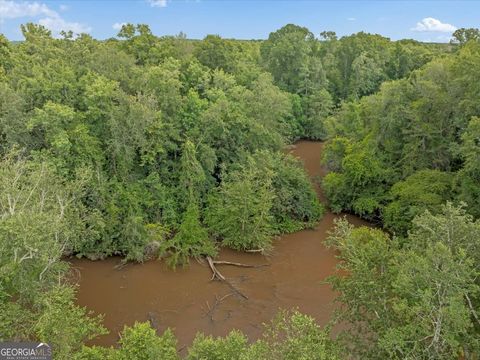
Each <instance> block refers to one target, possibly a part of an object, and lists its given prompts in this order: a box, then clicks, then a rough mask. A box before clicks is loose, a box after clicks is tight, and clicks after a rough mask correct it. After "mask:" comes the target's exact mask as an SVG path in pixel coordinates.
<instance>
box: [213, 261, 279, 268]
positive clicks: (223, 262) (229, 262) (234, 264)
mask: <svg viewBox="0 0 480 360" xmlns="http://www.w3.org/2000/svg"><path fill="white" fill-rule="evenodd" d="M213 264H214V265H232V266H239V267H245V268H259V267H264V266H269V265H270V264H260V265H249V264H242V263H237V262H231V261H220V260H214V261H213Z"/></svg>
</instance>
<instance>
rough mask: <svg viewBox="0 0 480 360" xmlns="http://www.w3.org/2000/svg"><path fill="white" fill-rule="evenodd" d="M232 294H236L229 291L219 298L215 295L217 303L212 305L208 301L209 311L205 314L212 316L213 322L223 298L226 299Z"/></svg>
mask: <svg viewBox="0 0 480 360" xmlns="http://www.w3.org/2000/svg"><path fill="white" fill-rule="evenodd" d="M232 295H234V293H228V294H226V295H224V296H222V297H221V298H218V296H217V295H215V303H214V304H213V306H211V307H210V304H209V303H208V301H207V308H208V311H207V312H206V313H205V316H208V317H209V318H210V321H211V322H213V321H215V319H214V318H213V317H214V315H215V310H216V309H217V308H218V306H219V305H220V303H221V302H222V301H223V300H225V299H226V298H228V297H229V296H232Z"/></svg>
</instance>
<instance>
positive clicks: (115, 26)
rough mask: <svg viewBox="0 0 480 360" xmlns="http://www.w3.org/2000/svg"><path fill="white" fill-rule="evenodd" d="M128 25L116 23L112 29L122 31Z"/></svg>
mask: <svg viewBox="0 0 480 360" xmlns="http://www.w3.org/2000/svg"><path fill="white" fill-rule="evenodd" d="M125 24H126V23H124V22H123V23H118V22H117V23H115V24H113V25H112V28H113V29H115V30H121V29H122V26H123V25H125Z"/></svg>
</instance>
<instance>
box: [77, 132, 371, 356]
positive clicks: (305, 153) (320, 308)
mask: <svg viewBox="0 0 480 360" xmlns="http://www.w3.org/2000/svg"><path fill="white" fill-rule="evenodd" d="M322 147H323V144H322V143H320V142H312V141H300V142H297V143H296V145H295V146H294V147H292V149H291V153H292V154H293V155H295V156H297V157H298V158H300V159H301V160H302V161H303V163H304V166H305V169H306V170H307V172H308V174H309V175H310V176H311V177H312V179H315V178H317V177H319V176H323V175H324V170H323V169H322V168H321V167H320V156H321V151H322ZM315 188H316V191H317V193H318V195H319V197H320V198H321V199H323V195H322V193H321V190H320V188H319V187H318V186H317V185H315ZM335 217H336V215H334V214H332V213H330V212H327V213H326V214H325V215H324V217H323V218H322V220H321V221H320V222H319V224H318V226H317V227H316V228H315V229H313V230H304V231H299V232H296V233H293V234H289V235H284V236H281V237H279V238H278V239H275V240H274V250H273V252H272V253H271V254H270V255H269V256H266V257H265V256H262V255H260V254H248V253H240V252H236V251H232V250H229V249H222V250H221V251H220V253H219V256H218V258H219V259H220V260H226V261H234V262H241V263H247V264H257V265H258V264H265V263H268V264H269V266H266V267H261V268H238V267H232V266H219V267H218V268H219V270H220V271H221V272H222V274H223V275H225V276H226V277H227V278H228V279H229V280H230V281H231V282H232V283H233V284H234V285H235V286H236V287H237V288H238V289H240V290H241V291H242V292H243V293H244V294H245V295H247V296H248V300H245V299H242V298H241V297H239V296H235V295H231V296H227V297H226V298H224V300H223V301H221V302H220V303H219V305H218V306H217V307H216V308H215V310H214V311H213V312H211V313H210V314H207V313H208V312H209V308H210V309H212V307H214V304H215V302H216V299H221V298H222V297H224V296H225V295H228V294H230V293H231V292H232V291H231V289H230V288H229V287H228V285H226V284H225V283H221V282H218V281H210V279H211V275H212V274H211V271H210V269H209V268H208V265H207V264H206V263H205V264H201V263H199V262H197V261H195V260H191V261H190V266H189V267H187V268H180V269H177V270H176V271H173V270H171V269H168V268H167V267H166V266H165V264H164V262H161V261H148V262H146V263H144V264H129V265H127V266H125V267H124V268H122V269H120V270H117V269H116V268H115V265H117V264H118V263H119V261H120V260H121V259H120V258H115V257H113V258H109V259H106V260H102V261H89V260H86V259H72V260H71V264H72V266H73V268H74V269H77V270H78V271H77V273H78V284H79V289H78V294H77V303H78V304H79V305H81V306H86V307H87V308H88V309H89V310H92V311H93V312H94V313H95V314H104V325H105V326H106V327H107V328H108V329H109V330H110V333H109V334H108V335H105V336H101V337H98V338H96V339H94V340H93V341H91V342H90V344H95V345H115V344H116V342H117V340H118V334H119V332H121V331H122V329H123V327H124V325H132V324H134V323H135V321H147V320H150V321H152V323H153V324H154V325H155V327H156V328H157V330H158V332H159V333H161V332H163V331H164V330H165V329H166V328H168V327H170V328H171V329H173V331H174V333H175V335H176V336H177V338H178V346H179V348H182V347H184V346H185V345H189V344H191V342H192V340H193V338H194V337H195V335H196V333H197V332H203V333H205V334H211V335H214V336H224V335H226V334H228V333H229V332H230V331H231V330H233V329H238V330H241V331H243V332H244V333H245V334H246V335H248V336H249V338H250V339H256V338H258V336H260V334H261V332H262V330H263V326H262V324H263V323H266V322H268V321H270V320H271V319H272V318H273V317H274V315H275V314H276V313H277V312H278V310H279V309H290V308H298V309H299V310H300V311H301V312H303V313H306V314H308V315H311V316H313V317H314V318H315V319H316V320H317V322H318V323H319V324H320V325H324V324H326V323H327V322H328V321H329V319H330V316H331V315H332V311H333V310H334V307H335V304H334V302H333V300H334V298H335V294H334V292H333V291H332V289H331V288H330V286H329V285H327V284H324V283H322V281H323V280H324V279H325V278H326V277H327V276H329V275H331V274H332V273H333V272H334V268H335V265H336V263H337V260H336V258H335V253H334V252H333V251H332V250H329V249H327V248H326V247H325V245H324V240H325V239H326V237H327V236H328V231H329V230H331V229H332V227H333V221H334V219H335ZM347 217H348V220H349V221H350V222H351V223H353V224H355V225H365V224H366V223H365V222H363V221H362V220H360V219H359V218H357V217H354V216H350V215H347Z"/></svg>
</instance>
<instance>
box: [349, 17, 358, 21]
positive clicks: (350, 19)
mask: <svg viewBox="0 0 480 360" xmlns="http://www.w3.org/2000/svg"><path fill="white" fill-rule="evenodd" d="M347 20H348V21H355V20H357V19H356V18H354V17H349V18H347Z"/></svg>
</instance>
